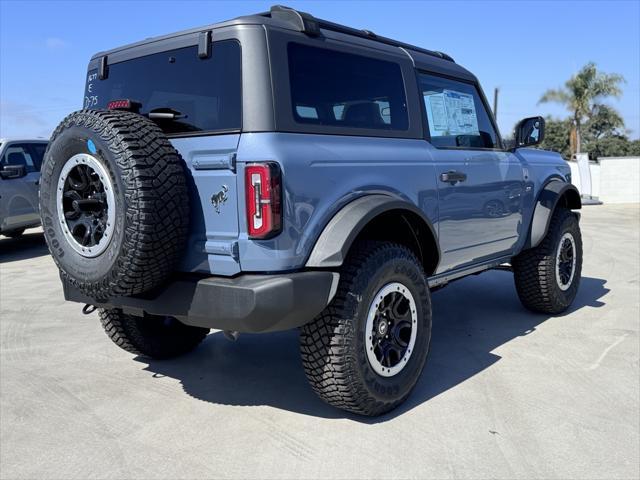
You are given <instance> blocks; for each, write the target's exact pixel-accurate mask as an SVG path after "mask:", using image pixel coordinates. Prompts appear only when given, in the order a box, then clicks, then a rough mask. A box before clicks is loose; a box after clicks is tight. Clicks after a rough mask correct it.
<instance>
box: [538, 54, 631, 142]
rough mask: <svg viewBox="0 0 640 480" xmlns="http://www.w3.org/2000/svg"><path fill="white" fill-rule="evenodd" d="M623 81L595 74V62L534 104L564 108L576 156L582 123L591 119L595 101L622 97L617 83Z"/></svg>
mask: <svg viewBox="0 0 640 480" xmlns="http://www.w3.org/2000/svg"><path fill="white" fill-rule="evenodd" d="M623 82H624V78H623V77H622V76H621V75H618V74H616V73H611V74H608V73H603V72H599V71H598V69H597V68H596V65H595V63H588V64H586V65H585V66H584V67H582V68H581V69H580V71H579V72H578V73H577V74H575V75H574V76H573V77H571V78H570V79H569V80H567V81H566V83H565V85H564V87H562V88H559V89H551V90H547V91H546V92H545V93H544V94H543V95H542V97H541V98H540V101H539V102H538V103H546V102H557V103H561V104H563V105H565V106H566V107H567V109H568V110H569V111H570V112H571V121H572V126H573V128H574V129H575V138H576V144H575V151H576V152H578V153H579V152H581V147H582V135H583V123H584V122H585V121H586V120H588V119H589V118H590V117H591V115H592V113H593V111H594V108H595V107H596V105H598V101H599V100H601V99H603V98H605V97H619V96H620V95H622V89H621V88H620V84H621V83H623Z"/></svg>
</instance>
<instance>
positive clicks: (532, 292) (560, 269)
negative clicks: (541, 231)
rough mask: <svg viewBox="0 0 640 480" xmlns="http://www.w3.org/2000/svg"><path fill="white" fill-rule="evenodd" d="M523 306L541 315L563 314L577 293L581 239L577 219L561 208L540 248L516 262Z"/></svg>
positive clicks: (557, 211) (521, 256) (530, 251)
mask: <svg viewBox="0 0 640 480" xmlns="http://www.w3.org/2000/svg"><path fill="white" fill-rule="evenodd" d="M513 273H514V279H515V283H516V290H517V291H518V296H519V297H520V301H521V302H522V304H523V305H524V306H525V307H527V308H528V309H529V310H532V311H534V312H541V313H551V314H556V313H561V312H563V311H564V310H566V309H567V308H568V307H569V306H570V305H571V303H573V300H574V299H575V297H576V294H577V293H578V287H579V285H580V275H581V273H582V236H581V234H580V225H579V224H578V218H577V216H576V215H575V214H574V213H573V212H571V211H570V210H567V209H565V208H559V209H558V210H556V211H555V212H554V214H553V217H552V218H551V224H550V225H549V231H548V232H547V235H546V236H545V237H544V239H543V240H542V242H541V243H540V245H538V246H537V247H536V248H532V249H530V250H526V251H524V252H522V253H521V254H520V255H518V256H517V257H515V258H514V259H513Z"/></svg>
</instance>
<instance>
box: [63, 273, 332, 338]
mask: <svg viewBox="0 0 640 480" xmlns="http://www.w3.org/2000/svg"><path fill="white" fill-rule="evenodd" d="M338 280H339V275H338V274H337V273H334V272H326V271H308V272H298V273H289V274H280V275H240V276H238V277H235V278H224V277H208V278H204V279H200V280H191V279H189V280H176V281H173V282H171V283H170V284H168V285H167V286H166V287H164V288H162V289H160V290H159V291H158V292H154V294H153V295H144V296H135V297H116V298H111V299H109V300H107V301H104V302H100V301H96V300H95V299H93V298H90V297H88V296H86V295H84V294H83V293H82V292H80V291H79V290H78V289H76V288H74V287H73V286H71V285H69V284H68V283H66V282H64V296H65V299H66V300H69V301H72V302H80V303H86V304H91V305H95V306H97V307H101V308H121V309H122V310H123V311H125V312H126V313H129V314H132V315H143V313H144V312H146V313H149V314H153V315H169V316H172V317H176V318H177V319H178V320H180V321H181V322H183V323H185V324H187V325H193V326H197V327H207V328H217V329H220V330H235V331H238V332H247V333H258V332H273V331H277V330H287V329H289V328H295V327H299V326H302V325H304V324H305V323H308V322H310V321H311V320H312V319H313V318H314V317H315V316H316V315H318V314H319V313H320V312H321V311H322V310H323V309H324V308H325V307H326V306H327V305H328V304H329V302H330V301H331V299H332V298H333V296H334V295H335V292H336V288H337V286H338Z"/></svg>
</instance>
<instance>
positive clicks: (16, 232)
mask: <svg viewBox="0 0 640 480" xmlns="http://www.w3.org/2000/svg"><path fill="white" fill-rule="evenodd" d="M25 230H26V228H16V229H15V230H9V231H6V232H2V235H4V236H5V237H9V238H18V237H21V236H22V234H23V233H24V231H25Z"/></svg>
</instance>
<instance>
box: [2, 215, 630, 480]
mask: <svg viewBox="0 0 640 480" xmlns="http://www.w3.org/2000/svg"><path fill="white" fill-rule="evenodd" d="M582 213H583V219H582V222H581V224H582V229H583V236H584V255H585V264H584V269H583V278H582V284H581V287H580V291H579V294H578V298H577V300H576V303H575V305H574V306H573V307H572V308H571V310H570V311H569V312H568V313H566V314H565V315H563V316H560V317H557V318H549V317H547V316H545V315H535V314H532V313H529V312H528V311H526V310H524V309H523V308H522V307H521V305H520V303H519V301H518V298H517V296H516V293H515V288H514V286H513V280H512V275H511V274H510V273H508V272H502V271H492V272H489V273H485V274H483V275H479V276H474V277H471V278H467V279H464V280H461V281H459V282H456V283H453V284H451V285H450V286H448V287H447V288H445V289H443V290H441V291H438V292H435V293H434V295H433V304H434V330H433V338H432V346H431V354H430V357H429V360H428V362H427V367H426V370H425V372H424V374H423V376H422V378H421V380H420V382H419V384H418V386H417V388H416V389H415V391H414V392H413V394H412V395H411V397H410V398H409V400H408V402H407V403H406V404H405V405H403V406H402V407H401V408H400V409H398V410H396V411H394V412H393V413H391V414H389V415H387V416H384V417H381V418H377V419H365V418H359V417H355V416H352V415H348V414H345V413H343V412H341V411H339V410H335V409H333V408H331V407H329V406H326V405H325V404H324V403H322V402H321V401H320V400H318V399H317V398H316V397H315V396H314V394H313V392H312V391H311V389H310V388H309V387H308V385H307V383H306V379H305V377H304V373H303V371H302V367H301V364H300V360H299V356H298V344H297V335H296V333H295V332H284V333H276V334H268V335H243V336H241V337H240V339H239V340H238V341H237V342H235V343H231V342H229V341H227V340H225V339H224V338H223V336H222V334H221V333H219V332H218V333H212V334H211V335H210V336H209V337H208V339H207V340H205V342H204V343H203V344H202V345H201V346H200V348H198V349H197V350H196V351H195V352H193V353H191V354H189V355H187V356H185V357H183V358H180V359H177V360H171V361H146V360H144V359H140V358H135V357H133V356H132V355H130V354H128V353H126V352H124V351H122V350H120V349H118V348H117V347H116V346H115V345H113V344H112V343H111V341H110V340H109V339H108V338H107V336H106V335H105V334H104V333H103V332H102V329H101V326H100V323H99V321H98V318H97V315H96V314H93V315H90V316H84V315H82V314H81V312H80V309H81V306H80V305H78V304H73V303H66V302H65V301H64V300H63V297H62V289H61V285H60V282H59V280H58V276H57V271H56V268H55V266H54V264H53V261H52V260H51V258H50V257H49V256H48V254H47V251H46V247H45V245H44V241H43V239H42V234H41V233H39V232H38V231H35V233H33V232H34V231H31V232H32V233H28V234H27V235H26V236H25V237H24V238H23V239H21V240H10V239H5V238H0V477H1V478H3V479H12V478H78V479H80V478H82V479H84V478H200V477H217V478H254V477H260V478H363V479H364V478H390V477H395V478H425V477H436V478H488V477H491V478H505V479H507V478H638V477H639V476H640V467H639V465H640V459H639V450H640V426H639V422H640V412H639V408H640V407H639V398H640V383H639V382H640V376H639V374H640V366H639V349H640V346H639V337H638V333H639V322H640V307H639V304H640V284H639V274H640V265H639V263H640V253H639V245H640V238H639V227H640V208H639V207H638V205H622V206H606V205H605V206H599V207H586V208H585V209H584V210H583V212H582Z"/></svg>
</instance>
